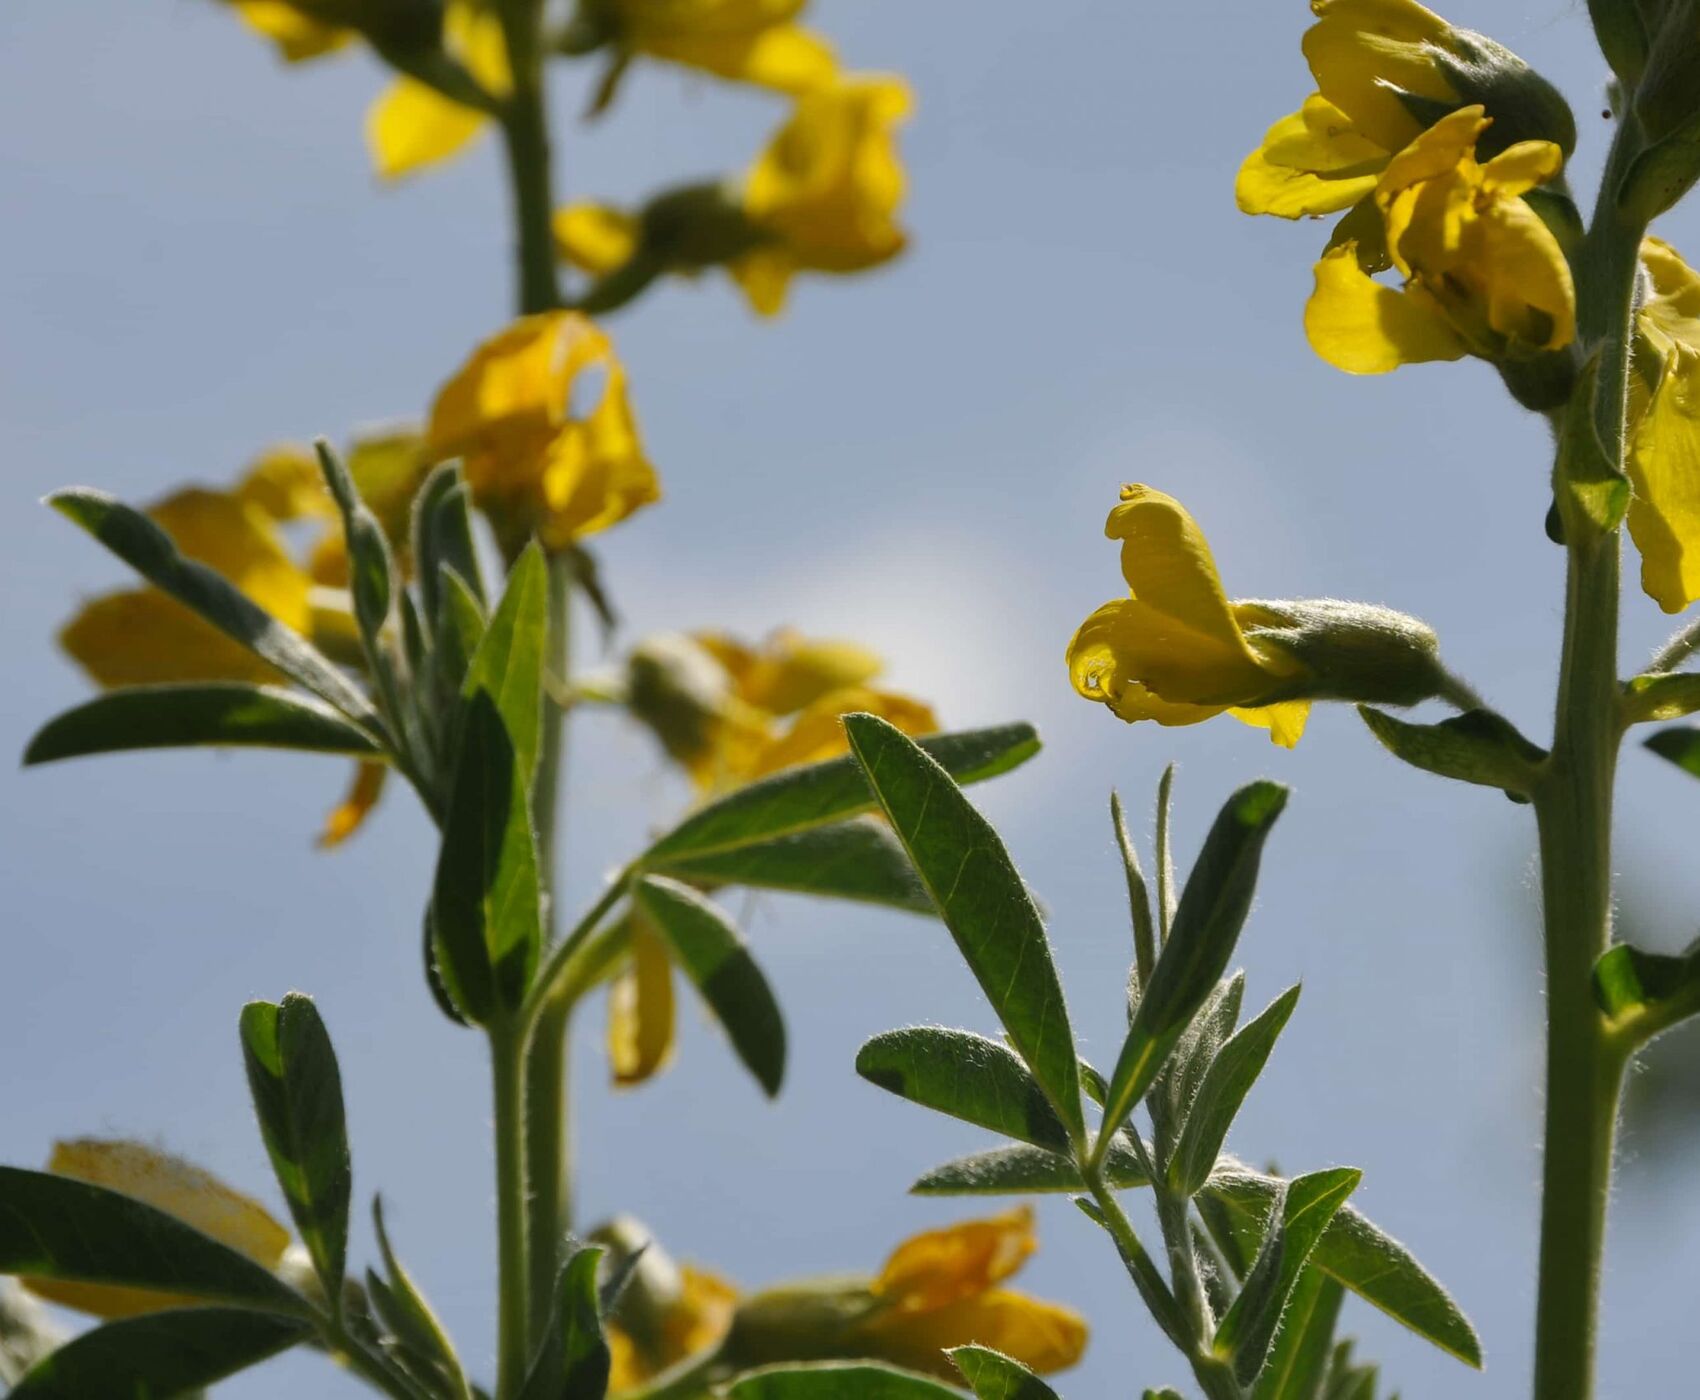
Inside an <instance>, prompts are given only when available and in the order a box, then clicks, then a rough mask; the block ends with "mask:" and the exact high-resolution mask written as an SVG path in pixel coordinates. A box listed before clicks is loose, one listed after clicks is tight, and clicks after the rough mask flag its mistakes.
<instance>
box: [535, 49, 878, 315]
mask: <svg viewBox="0 0 1700 1400" xmlns="http://www.w3.org/2000/svg"><path fill="white" fill-rule="evenodd" d="M909 108H910V94H909V88H908V86H907V85H906V84H905V83H904V82H903V81H902V80H901V79H898V78H892V77H881V76H875V75H868V74H850V75H847V76H845V77H843V78H841V79H839V80H837V81H835V82H833V83H832V84H830V85H828V86H825V87H820V88H815V89H812V90H810V91H808V92H806V93H804V94H803V95H802V96H801V97H799V98H798V100H797V104H796V107H795V109H794V110H793V112H792V114H791V117H790V119H789V120H788V121H787V122H786V123H785V125H784V126H782V127H781V128H780V129H779V131H778V132H777V133H776V134H775V136H774V137H773V139H772V140H771V141H770V142H769V143H768V146H767V149H766V150H765V151H763V152H762V154H761V156H760V157H759V158H758V159H757V160H756V162H755V163H754V164H753V165H752V166H751V167H750V169H749V170H748V171H747V172H746V173H745V175H744V177H743V179H742V181H741V182H739V183H736V184H733V185H729V186H718V185H701V186H689V187H685V188H681V189H677V190H669V191H667V192H666V193H664V194H662V195H660V196H658V197H657V198H655V199H653V200H651V201H650V203H649V204H648V205H646V206H645V207H644V208H643V209H641V210H638V211H636V212H632V211H627V210H621V209H615V208H611V207H609V206H606V205H599V204H576V205H569V206H567V207H566V208H564V209H562V210H560V211H559V212H558V213H557V214H556V216H555V241H556V246H557V248H558V249H559V251H560V254H561V256H562V257H563V258H565V259H566V260H567V261H568V262H570V263H572V264H573V265H574V266H575V267H578V268H579V269H581V270H582V271H585V272H588V273H590V274H591V275H592V276H594V277H596V278H598V279H599V283H598V289H597V290H594V291H593V292H592V293H591V294H590V296H589V297H587V299H586V304H587V305H590V306H593V307H595V308H597V309H607V308H610V307H612V306H617V305H619V304H620V303H621V302H623V301H625V300H628V299H629V298H630V297H631V296H634V295H636V293H637V292H639V291H641V290H642V289H643V288H644V287H645V286H647V285H648V283H649V282H650V281H652V280H653V279H654V278H655V277H657V276H659V275H660V274H662V273H665V272H678V273H684V274H687V275H689V274H694V273H697V272H701V271H703V270H704V269H705V268H708V267H715V266H723V267H725V268H726V269H727V271H728V272H730V273H731V275H732V277H733V278H734V279H735V280H736V281H737V283H738V285H739V286H740V287H742V288H743V291H744V294H745V296H746V297H748V298H749V301H750V304H751V306H753V307H754V308H755V310H756V311H757V312H759V313H760V314H761V315H764V316H772V315H777V314H778V313H779V311H780V310H782V309H783V307H784V305H785V298H786V294H787V292H788V290H789V287H790V284H791V279H792V278H793V277H794V276H795V275H796V274H797V273H799V272H824V273H836V274H843V273H852V272H861V271H864V270H866V269H868V268H872V267H877V266H879V265H880V264H882V263H885V262H889V261H890V260H891V259H892V258H894V257H896V256H897V255H898V254H899V253H901V252H902V251H903V249H904V247H905V245H906V243H907V236H906V235H905V233H904V231H903V228H902V226H901V225H900V224H899V223H898V220H897V213H898V208H899V206H900V205H901V204H902V201H903V194H904V186H905V178H904V173H903V166H902V163H901V161H900V160H899V158H898V153H897V145H896V140H895V132H896V128H897V126H898V124H899V123H900V122H901V121H902V120H903V119H904V117H906V116H907V115H908V112H909Z"/></svg>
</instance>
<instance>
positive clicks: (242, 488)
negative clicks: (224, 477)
mask: <svg viewBox="0 0 1700 1400" xmlns="http://www.w3.org/2000/svg"><path fill="white" fill-rule="evenodd" d="M236 495H237V496H238V497H239V498H240V499H242V500H244V501H247V502H249V503H251V504H253V505H255V506H258V507H259V508H260V509H261V510H262V511H264V512H265V513H266V514H267V515H269V516H270V517H271V518H272V519H273V520H301V519H330V518H332V517H333V516H334V515H335V513H336V502H334V501H333V500H331V493H330V492H329V491H327V490H326V489H325V477H324V473H323V472H322V471H320V470H319V459H318V458H317V457H315V456H314V455H313V453H312V452H310V451H308V450H307V449H306V448H304V447H296V446H294V445H293V444H284V445H282V446H279V447H273V448H269V449H268V450H267V451H265V452H263V453H261V454H260V455H259V456H258V457H256V458H255V459H254V460H253V462H251V463H250V464H249V466H248V470H247V472H246V474H245V475H244V476H243V477H242V480H241V481H240V482H239V483H238V484H237V487H236Z"/></svg>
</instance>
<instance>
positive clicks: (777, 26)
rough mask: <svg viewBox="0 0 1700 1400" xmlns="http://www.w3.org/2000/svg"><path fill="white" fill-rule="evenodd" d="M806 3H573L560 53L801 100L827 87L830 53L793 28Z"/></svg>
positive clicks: (832, 63) (738, 0) (759, 0)
mask: <svg viewBox="0 0 1700 1400" xmlns="http://www.w3.org/2000/svg"><path fill="white" fill-rule="evenodd" d="M806 3H807V0H579V7H578V11H577V13H576V14H575V15H574V16H573V19H572V21H571V23H570V24H569V25H568V28H567V32H566V35H565V37H564V39H563V41H562V47H563V48H564V49H566V50H567V51H568V52H569V53H587V52H590V51H591V50H593V49H597V48H602V47H604V46H607V47H609V48H611V49H612V50H613V51H614V53H615V55H616V59H617V61H620V62H625V61H629V60H630V59H632V58H634V57H644V58H654V59H660V60H662V61H663V62H667V63H677V64H680V65H682V66H684V67H686V68H695V69H698V70H699V71H702V72H705V73H713V74H714V75H715V76H716V77H721V78H727V79H729V80H731V81H733V82H741V83H750V84H753V85H754V86H756V87H765V88H772V89H774V90H775V91H778V92H789V93H797V92H806V91H807V90H808V89H810V88H813V87H818V86H820V85H821V84H822V83H826V82H830V81H831V79H832V76H833V74H834V72H835V71H836V68H837V63H836V61H835V60H834V58H833V53H832V47H831V45H829V44H828V43H827V42H826V40H824V39H822V38H821V37H820V36H819V35H818V34H815V33H813V32H812V31H810V30H808V29H805V28H803V26H802V25H800V24H798V23H797V22H796V21H797V16H798V15H800V14H801V13H802V11H803V9H804V7H805V5H806Z"/></svg>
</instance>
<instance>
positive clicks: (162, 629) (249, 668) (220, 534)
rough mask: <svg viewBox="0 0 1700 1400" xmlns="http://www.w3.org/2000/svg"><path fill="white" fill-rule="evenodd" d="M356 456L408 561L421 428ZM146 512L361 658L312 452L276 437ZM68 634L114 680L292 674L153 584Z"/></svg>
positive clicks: (259, 594)
mask: <svg viewBox="0 0 1700 1400" xmlns="http://www.w3.org/2000/svg"><path fill="white" fill-rule="evenodd" d="M347 465H348V468H349V474H350V475H351V476H352V477H353V479H354V482H355V485H356V487H357V488H358V489H359V490H360V492H361V493H362V496H363V498H364V499H366V501H367V503H368V504H369V505H371V506H372V509H373V512H374V514H376V515H377V517H378V519H379V522H380V523H381V524H383V525H384V526H385V528H386V530H387V531H389V533H390V535H391V539H392V542H393V543H394V544H395V545H396V546H397V550H396V553H397V557H398V559H399V560H400V561H401V562H402V564H403V566H404V567H405V564H406V549H405V540H406V534H407V528H406V527H407V516H408V510H409V507H410V505H411V502H412V499H413V494H414V492H415V491H416V490H417V489H418V487H419V485H420V483H421V482H422V481H423V480H424V476H425V471H426V466H427V464H426V462H425V460H424V458H423V457H422V456H421V455H420V451H419V439H418V437H417V435H415V434H412V433H409V432H405V431H392V432H386V433H381V434H378V435H376V436H371V437H365V438H358V439H356V440H355V441H354V442H353V443H352V444H351V446H350V448H349V451H348V454H347ZM147 514H148V516H149V518H150V519H152V520H153V522H154V523H155V524H156V525H158V526H159V527H160V528H161V529H163V530H164V531H165V532H166V534H168V535H170V536H171V538H172V540H173V542H174V543H175V544H176V545H177V548H178V549H179V550H180V551H181V552H182V553H183V555H184V556H185V557H187V558H190V559H194V560H198V561H199V562H200V563H203V564H205V565H207V566H208V567H209V568H211V569H213V570H215V571H216V572H218V573H220V574H222V575H223V576H224V577H225V578H226V579H228V580H229V581H230V582H231V583H233V584H235V586H236V587H237V588H238V589H240V590H241V591H242V592H243V593H244V594H246V595H247V597H248V598H249V599H251V600H252V601H253V602H255V603H257V604H258V605H259V606H260V607H262V608H264V609H265V610H266V611H267V612H268V613H270V614H271V615H272V616H273V617H275V618H276V619H277V620H278V621H279V622H281V623H283V625H284V626H286V627H289V628H291V629H293V630H294V631H296V632H299V633H301V634H302V636H304V637H306V638H307V639H308V640H309V641H311V642H312V643H313V644H314V645H315V646H317V647H318V648H319V649H320V650H321V651H324V652H325V653H327V654H328V655H330V656H332V657H333V658H335V659H337V660H343V661H353V660H356V659H357V658H358V656H359V641H358V632H357V629H356V627H355V624H354V618H353V616H352V612H351V609H350V604H349V600H348V596H347V592H346V588H347V582H348V568H347V555H346V551H345V546H344V543H343V535H342V524H341V521H340V518H339V517H338V515H337V511H336V507H335V505H334V503H333V502H332V500H331V498H330V493H329V492H328V491H327V490H326V489H325V486H324V478H323V476H322V475H321V473H320V470H319V464H318V459H317V458H316V456H315V455H314V454H313V453H312V452H310V451H308V450H307V449H305V448H298V447H277V448H272V449H270V450H268V451H267V452H265V453H263V454H262V455H261V456H260V457H259V458H257V459H256V460H255V461H254V462H253V463H252V464H251V465H250V467H249V468H248V470H247V472H246V473H245V474H244V475H243V476H242V478H241V479H240V480H239V481H238V482H237V483H236V485H235V486H234V487H232V488H230V489H228V490H216V489H211V488H207V487H201V486H191V487H185V488H183V489H182V490H179V491H176V492H173V493H172V494H171V495H169V496H167V497H166V498H165V499H163V500H161V501H159V502H157V503H155V504H154V505H153V506H151V507H149V509H148V512H147ZM294 522H302V523H311V524H312V525H314V526H315V527H316V529H317V532H318V538H317V541H316V543H314V544H313V545H312V547H311V549H310V550H309V551H308V562H307V564H306V565H305V566H304V565H302V564H300V563H298V562H297V561H296V559H295V558H294V557H293V556H292V555H291V553H290V548H289V541H288V540H287V539H286V538H285V535H284V527H285V526H287V525H290V524H291V523H294ZM59 643H60V645H61V646H62V647H63V648H64V649H65V651H66V653H67V654H68V655H69V656H70V657H71V659H72V660H74V661H75V662H76V663H77V664H78V665H79V666H80V667H82V669H83V671H84V672H85V673H86V674H87V675H88V677H89V679H91V680H92V681H94V683H95V684H96V685H99V686H102V687H104V688H108V689H110V688H113V687H117V686H129V685H170V684H176V683H184V682H192V681H247V682H250V683H254V684H287V682H286V681H285V680H284V678H283V677H282V676H281V675H280V674H279V673H278V672H277V671H275V670H274V669H273V668H272V667H271V666H270V665H269V664H268V663H266V662H264V661H262V660H261V659H260V658H259V657H257V656H255V655H254V653H253V652H251V651H249V650H248V649H247V648H246V647H243V646H241V645H240V644H239V643H237V642H235V641H233V640H232V639H231V638H229V637H227V636H225V634H224V633H223V632H221V631H219V630H218V629H217V628H216V627H214V626H213V625H212V624H211V623H209V622H205V621H203V620H202V619H201V618H200V617H198V616H197V615H196V614H195V613H193V612H191V611H190V610H189V609H188V608H186V607H184V606H183V604H181V603H179V602H177V601H176V600H175V599H174V598H171V597H169V596H167V595H166V594H164V593H162V592H160V591H159V590H158V589H157V588H153V587H144V588H131V589H122V590H119V591H117V592H113V593H107V594H104V595H102V596H100V597H97V598H94V599H92V600H90V601H89V602H88V603H86V604H84V605H83V607H82V608H80V609H79V610H78V612H77V613H76V615H75V616H74V617H73V618H72V619H71V620H70V621H69V622H68V623H66V624H65V626H64V627H63V628H62V629H61V630H60V633H59ZM386 771H387V770H386V769H385V768H384V766H383V765H382V764H376V763H362V764H360V765H358V766H357V768H356V771H355V777H354V780H353V782H352V785H351V787H350V790H349V793H348V796H347V797H345V798H344V800H343V801H342V802H341V803H340V804H339V805H338V806H337V808H336V809H335V810H334V811H333V812H331V813H330V815H329V816H328V817H327V819H326V822H325V825H324V828H323V830H322V831H321V833H320V837H319V844H320V845H322V846H335V845H338V844H340V843H341V842H343V841H344V840H346V839H347V838H348V837H349V836H351V835H353V834H354V832H355V831H356V830H358V828H359V827H360V825H361V822H362V821H363V820H364V819H365V817H366V814H367V813H368V812H370V811H371V809H372V807H373V806H374V805H375V804H376V803H377V801H378V797H379V794H380V793H381V792H382V789H383V781H384V775H385V773H386Z"/></svg>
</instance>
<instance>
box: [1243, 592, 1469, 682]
mask: <svg viewBox="0 0 1700 1400" xmlns="http://www.w3.org/2000/svg"><path fill="white" fill-rule="evenodd" d="M1235 615H1236V617H1237V618H1238V620H1239V622H1240V626H1241V627H1242V629H1243V630H1244V632H1245V637H1246V640H1247V641H1248V642H1250V643H1251V644H1252V645H1253V646H1254V647H1263V648H1269V649H1271V650H1273V651H1276V652H1280V653H1283V654H1284V655H1286V656H1288V657H1290V658H1291V659H1292V660H1293V661H1295V662H1297V663H1298V664H1299V665H1300V666H1301V667H1302V668H1303V670H1302V672H1301V673H1300V674H1299V675H1298V676H1296V677H1294V678H1293V679H1291V680H1289V681H1287V682H1285V683H1283V684H1282V685H1281V687H1280V691H1281V693H1280V694H1274V695H1271V696H1269V697H1267V698H1266V700H1265V703H1268V702H1269V701H1271V700H1290V699H1304V700H1351V701H1359V702H1368V703H1375V704H1385V705H1415V704H1418V703H1419V702H1421V701H1423V700H1428V699H1431V698H1432V697H1434V696H1435V695H1437V694H1439V692H1440V690H1441V688H1442V687H1443V685H1444V683H1445V672H1444V670H1443V669H1442V668H1441V665H1440V641H1439V638H1437V637H1436V636H1435V634H1434V632H1433V630H1432V629H1431V628H1430V627H1428V626H1427V624H1425V623H1423V622H1420V621H1419V620H1418V619H1416V618H1414V617H1412V616H1410V615H1409V614H1408V613H1402V612H1395V611H1393V609H1391V608H1381V607H1376V606H1374V605H1373V604H1370V603H1348V602H1343V601H1341V600H1339V599H1337V598H1307V599H1303V600H1300V601H1294V602H1262V601H1259V600H1256V599H1246V600H1244V601H1242V602H1238V603H1236V604H1235Z"/></svg>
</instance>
